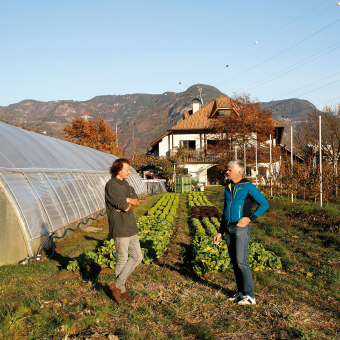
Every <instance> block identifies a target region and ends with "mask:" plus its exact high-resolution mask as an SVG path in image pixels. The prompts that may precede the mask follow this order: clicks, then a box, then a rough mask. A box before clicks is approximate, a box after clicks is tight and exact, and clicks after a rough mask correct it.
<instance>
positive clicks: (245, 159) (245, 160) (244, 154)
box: [243, 141, 247, 178]
mask: <svg viewBox="0 0 340 340" xmlns="http://www.w3.org/2000/svg"><path fill="white" fill-rule="evenodd" d="M243 162H244V170H245V175H246V178H247V154H246V141H244V142H243Z"/></svg>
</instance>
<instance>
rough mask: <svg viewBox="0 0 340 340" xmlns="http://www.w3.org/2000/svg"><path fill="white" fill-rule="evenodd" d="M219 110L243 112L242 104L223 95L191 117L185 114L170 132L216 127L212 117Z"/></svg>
mask: <svg viewBox="0 0 340 340" xmlns="http://www.w3.org/2000/svg"><path fill="white" fill-rule="evenodd" d="M217 109H233V110H234V111H235V113H236V114H238V112H240V111H241V109H242V103H240V102H238V101H237V100H234V99H231V98H229V97H228V96H225V95H222V96H220V97H218V98H216V99H215V100H214V101H212V102H210V103H208V104H205V105H203V106H202V107H201V109H200V110H198V111H196V112H195V113H194V114H192V115H190V113H189V111H187V112H185V113H184V115H183V116H184V120H182V121H181V122H179V123H177V124H176V125H175V126H173V127H172V128H171V129H170V130H172V131H173V130H196V129H211V128H213V125H214V120H213V119H211V117H212V116H213V115H214V114H215V112H216V110H217ZM273 121H274V126H275V127H284V125H282V124H281V123H279V122H277V121H275V120H274V119H273Z"/></svg>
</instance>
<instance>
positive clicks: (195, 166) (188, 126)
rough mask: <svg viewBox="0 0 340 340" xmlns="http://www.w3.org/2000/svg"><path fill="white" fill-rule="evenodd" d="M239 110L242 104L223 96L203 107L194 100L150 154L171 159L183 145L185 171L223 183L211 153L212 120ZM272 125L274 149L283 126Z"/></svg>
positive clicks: (207, 181)
mask: <svg viewBox="0 0 340 340" xmlns="http://www.w3.org/2000/svg"><path fill="white" fill-rule="evenodd" d="M241 109H242V104H241V103H239V102H237V101H235V100H233V99H231V98H229V97H228V96H225V95H222V96H220V97H218V98H217V99H215V100H214V101H212V102H210V103H208V104H205V105H202V103H201V100H200V99H196V98H195V99H193V101H192V110H190V111H187V112H185V113H184V114H183V120H182V121H180V122H179V123H177V124H176V125H175V126H173V127H172V128H171V129H169V130H168V131H166V132H165V133H164V134H163V135H161V136H160V137H158V138H157V139H156V140H154V141H153V142H152V143H151V146H152V149H151V151H150V153H151V154H153V155H154V156H160V157H161V156H171V155H174V154H175V153H176V152H177V149H178V148H179V147H183V146H185V147H186V148H187V150H188V151H187V154H186V157H185V163H186V172H187V173H188V174H191V175H192V177H195V178H198V179H199V182H201V183H205V184H206V185H213V184H223V183H224V179H225V174H224V173H221V171H219V170H218V169H217V157H218V156H217V155H216V154H213V153H212V152H211V148H213V146H214V145H215V144H216V142H217V140H216V137H217V134H216V131H215V130H214V127H213V124H214V120H213V119H212V118H216V116H224V115H225V116H229V115H232V114H236V115H238V112H240V110H241ZM274 125H275V133H274V136H273V145H274V146H276V145H279V144H280V143H281V140H282V135H283V129H284V126H283V125H282V124H280V123H278V122H276V121H274ZM268 139H269V136H268ZM241 152H242V157H239V158H240V159H243V151H242V150H241ZM262 165H263V166H268V164H262ZM250 170H251V173H250V174H249V175H250V177H252V176H254V177H255V173H254V171H252V169H250Z"/></svg>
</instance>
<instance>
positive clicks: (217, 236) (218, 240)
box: [214, 233, 222, 244]
mask: <svg viewBox="0 0 340 340" xmlns="http://www.w3.org/2000/svg"><path fill="white" fill-rule="evenodd" d="M221 237H222V234H220V233H218V234H216V235H215V236H214V243H216V244H219V243H220V239H221Z"/></svg>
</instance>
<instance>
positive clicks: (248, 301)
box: [238, 295, 256, 305]
mask: <svg viewBox="0 0 340 340" xmlns="http://www.w3.org/2000/svg"><path fill="white" fill-rule="evenodd" d="M238 304H239V305H256V301H255V298H252V297H251V296H249V295H244V296H243V299H242V300H239V301H238Z"/></svg>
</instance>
